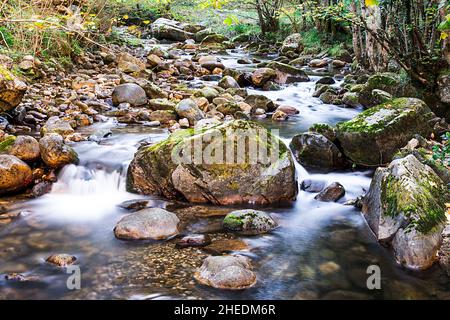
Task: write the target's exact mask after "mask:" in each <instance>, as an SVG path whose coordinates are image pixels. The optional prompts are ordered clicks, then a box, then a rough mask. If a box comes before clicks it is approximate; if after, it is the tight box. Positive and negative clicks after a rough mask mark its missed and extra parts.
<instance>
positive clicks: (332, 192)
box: [314, 182, 345, 202]
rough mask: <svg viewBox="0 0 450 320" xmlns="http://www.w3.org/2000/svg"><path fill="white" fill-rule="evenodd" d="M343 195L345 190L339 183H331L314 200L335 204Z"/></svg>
mask: <svg viewBox="0 0 450 320" xmlns="http://www.w3.org/2000/svg"><path fill="white" fill-rule="evenodd" d="M344 195H345V189H344V187H343V186H342V185H341V184H340V183H339V182H333V183H332V184H330V185H329V186H328V187H326V188H325V189H324V190H322V191H321V192H320V193H319V194H318V195H317V196H315V197H314V199H316V200H319V201H325V202H336V201H338V200H339V199H341V198H342V197H343V196H344Z"/></svg>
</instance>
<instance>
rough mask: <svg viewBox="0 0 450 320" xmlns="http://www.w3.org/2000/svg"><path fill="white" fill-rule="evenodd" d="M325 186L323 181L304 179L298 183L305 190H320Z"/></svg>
mask: <svg viewBox="0 0 450 320" xmlns="http://www.w3.org/2000/svg"><path fill="white" fill-rule="evenodd" d="M324 188H325V181H323V180H312V179H305V180H303V181H302V183H301V184H300V189H301V190H303V191H306V192H312V193H316V192H320V191H322V190H323V189H324Z"/></svg>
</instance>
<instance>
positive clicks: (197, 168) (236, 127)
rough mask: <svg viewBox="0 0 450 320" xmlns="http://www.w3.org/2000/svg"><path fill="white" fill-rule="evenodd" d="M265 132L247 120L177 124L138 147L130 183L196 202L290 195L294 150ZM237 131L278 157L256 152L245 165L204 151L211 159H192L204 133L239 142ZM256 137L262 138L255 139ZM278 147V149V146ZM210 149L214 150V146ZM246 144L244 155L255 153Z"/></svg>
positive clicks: (256, 200) (280, 198) (293, 191)
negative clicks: (166, 133)
mask: <svg viewBox="0 0 450 320" xmlns="http://www.w3.org/2000/svg"><path fill="white" fill-rule="evenodd" d="M264 134H267V131H266V129H265V128H264V127H262V126H261V125H259V124H256V123H253V122H247V121H244V120H235V121H230V122H227V123H224V124H222V125H215V126H214V125H213V126H210V127H208V129H203V130H202V131H201V132H198V131H193V130H191V129H186V130H178V131H176V132H175V133H173V134H172V135H171V136H170V137H169V138H168V139H167V140H164V141H162V142H160V143H158V144H156V145H153V146H152V147H150V148H144V149H141V150H140V151H138V153H137V154H136V156H135V158H134V160H133V161H132V163H131V165H130V167H129V171H128V182H127V185H128V189H129V190H134V191H137V192H140V193H144V194H151V195H164V196H165V197H167V198H169V199H180V198H181V199H183V198H184V199H186V200H188V201H189V202H194V203H208V202H211V203H215V204H221V205H225V204H237V203H248V202H252V203H273V202H278V201H289V200H291V199H293V198H294V197H295V195H296V182H295V170H294V163H293V161H292V158H291V155H290V152H288V150H287V148H286V146H285V145H284V144H283V143H282V142H281V141H279V140H277V139H276V138H275V137H269V138H268V140H269V141H270V143H269V141H266V139H262V138H261V137H262V136H263V135H264ZM234 135H238V136H244V135H245V136H247V137H249V138H250V140H248V139H246V141H247V143H252V144H255V145H258V144H259V148H260V149H259V150H261V148H263V149H264V148H266V149H267V150H268V152H267V154H271V152H276V153H274V154H276V155H278V157H276V156H275V157H274V158H273V159H270V158H267V159H265V160H264V155H260V157H258V159H256V158H255V164H252V163H251V162H247V163H246V164H245V165H244V164H240V163H234V162H230V161H229V160H228V161H227V162H226V163H223V161H217V158H213V159H211V158H209V157H210V155H209V154H204V155H203V157H207V158H208V159H209V160H208V161H203V162H201V163H198V161H194V157H195V153H194V154H193V153H192V152H191V151H192V147H191V146H192V145H193V146H195V145H196V143H197V144H198V142H202V143H204V139H205V138H206V137H216V138H217V139H223V141H222V143H223V145H227V144H230V145H235V147H237V143H238V142H237V141H236V139H234ZM252 137H259V139H258V141H253V140H252ZM217 139H216V140H217ZM217 142H220V141H217ZM277 147H278V148H279V150H278V151H276V150H275V149H276V148H277ZM274 148H275V149H274ZM206 150H208V149H206ZM209 150H210V151H212V149H211V148H209ZM248 150H249V148H246V149H245V152H243V153H242V154H240V156H242V157H246V159H250V158H251V157H253V156H254V155H252V154H250V153H249V151H248ZM220 151H221V150H220ZM204 152H206V151H204ZM208 152H209V151H208ZM216 152H217V151H216ZM174 154H175V155H183V158H182V159H179V160H181V162H180V161H178V160H177V161H175V162H174V159H175V160H176V158H177V157H173V156H172V155H174ZM264 162H266V163H264ZM268 181H270V183H268Z"/></svg>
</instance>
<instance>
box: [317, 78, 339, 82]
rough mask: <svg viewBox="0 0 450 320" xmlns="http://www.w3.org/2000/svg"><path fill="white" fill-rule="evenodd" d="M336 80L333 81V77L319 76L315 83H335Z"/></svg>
mask: <svg viewBox="0 0 450 320" xmlns="http://www.w3.org/2000/svg"><path fill="white" fill-rule="evenodd" d="M335 83H336V81H334V79H333V77H322V78H320V79H319V80H318V81H317V82H316V84H335Z"/></svg>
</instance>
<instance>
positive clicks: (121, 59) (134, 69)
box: [116, 53, 145, 73]
mask: <svg viewBox="0 0 450 320" xmlns="http://www.w3.org/2000/svg"><path fill="white" fill-rule="evenodd" d="M116 62H117V68H119V70H120V71H122V72H125V73H138V72H141V71H144V70H145V63H144V62H143V61H141V60H140V59H138V58H136V57H133V56H132V55H131V54H129V53H120V54H119V55H118V56H117V61H116Z"/></svg>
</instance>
